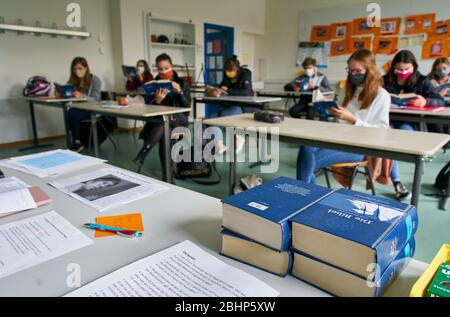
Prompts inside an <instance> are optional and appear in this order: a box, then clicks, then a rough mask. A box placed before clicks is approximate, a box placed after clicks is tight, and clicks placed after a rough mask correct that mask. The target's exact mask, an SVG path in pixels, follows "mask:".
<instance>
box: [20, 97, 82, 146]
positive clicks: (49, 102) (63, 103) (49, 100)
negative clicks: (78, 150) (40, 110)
mask: <svg viewBox="0 0 450 317" xmlns="http://www.w3.org/2000/svg"><path fill="white" fill-rule="evenodd" d="M25 100H27V101H28V106H29V108H30V116H31V129H32V133H33V145H32V146H30V147H26V148H23V149H20V150H19V151H21V152H22V151H28V150H34V149H42V148H47V147H51V146H53V145H52V144H39V139H38V134H37V128H36V116H35V113H34V106H35V105H40V106H47V107H53V108H60V109H62V111H63V114H64V128H65V131H66V146H67V148H70V146H71V144H72V140H71V139H70V132H69V117H68V106H70V105H71V104H73V103H78V102H85V101H86V100H87V99H86V98H69V99H58V98H53V97H25Z"/></svg>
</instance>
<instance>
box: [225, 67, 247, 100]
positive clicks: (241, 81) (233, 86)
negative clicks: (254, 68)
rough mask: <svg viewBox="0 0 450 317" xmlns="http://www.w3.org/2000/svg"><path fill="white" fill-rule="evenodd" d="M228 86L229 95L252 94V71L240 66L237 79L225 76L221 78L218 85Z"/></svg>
mask: <svg viewBox="0 0 450 317" xmlns="http://www.w3.org/2000/svg"><path fill="white" fill-rule="evenodd" d="M222 86H225V87H227V88H228V94H229V95H230V96H253V85H252V72H251V71H250V70H248V69H247V68H241V71H240V72H239V74H238V78H237V80H231V79H230V78H228V77H226V76H225V78H224V79H223V80H222V83H221V84H220V87H222Z"/></svg>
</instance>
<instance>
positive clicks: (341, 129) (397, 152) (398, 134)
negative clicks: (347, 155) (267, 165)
mask: <svg viewBox="0 0 450 317" xmlns="http://www.w3.org/2000/svg"><path fill="white" fill-rule="evenodd" d="M204 123H205V125H208V126H218V127H224V128H227V127H231V128H236V129H237V130H240V131H249V132H258V129H261V128H265V129H267V132H266V133H270V128H279V137H280V139H284V140H287V141H289V142H296V143H300V144H301V145H307V146H315V147H320V148H327V149H334V150H340V151H346V152H351V153H360V154H364V155H367V156H375V157H383V158H387V159H392V160H398V161H403V162H409V163H413V164H415V173H414V183H413V190H412V204H413V205H416V206H417V204H418V202H419V195H420V187H421V184H422V176H423V172H424V160H425V159H426V158H429V157H432V156H434V155H436V153H437V152H438V151H439V150H441V149H442V148H443V147H444V146H445V145H446V144H447V143H448V142H449V141H450V136H448V135H444V134H436V133H423V132H408V131H401V130H394V129H374V128H364V127H356V126H353V125H348V124H336V123H332V122H321V121H312V120H301V119H292V118H286V119H285V121H284V122H283V123H282V124H269V123H263V122H256V121H255V120H253V116H252V115H251V114H243V115H238V116H230V117H223V118H216V119H209V120H205V121H204ZM231 143H233V142H231ZM233 147H234V144H231V145H229V150H230V153H233V152H234V150H233ZM231 161H232V162H230V169H229V173H230V183H229V186H230V187H229V189H230V193H232V190H233V186H234V184H235V183H236V159H232V160H231Z"/></svg>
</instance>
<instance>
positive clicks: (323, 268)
mask: <svg viewBox="0 0 450 317" xmlns="http://www.w3.org/2000/svg"><path fill="white" fill-rule="evenodd" d="M415 249H416V242H415V240H414V237H413V238H411V239H410V240H409V241H408V242H407V243H406V244H405V245H404V246H403V248H402V249H401V251H400V252H399V253H398V254H397V256H396V257H395V258H394V260H393V261H392V262H391V263H390V264H389V266H388V267H387V268H386V269H385V270H384V271H380V270H377V271H376V272H374V273H373V276H371V277H370V278H362V277H360V276H357V275H355V274H353V273H351V272H348V271H346V270H343V269H341V268H339V267H336V266H334V265H331V264H329V263H326V262H324V261H321V260H319V259H316V258H313V257H311V256H309V255H307V254H303V253H294V263H293V266H292V275H293V276H295V277H297V278H299V279H301V280H302V281H304V282H306V283H309V284H311V285H313V286H315V287H318V288H320V289H322V290H323V291H325V292H327V293H330V294H332V295H335V296H341V297H379V296H381V295H383V293H384V292H385V291H386V290H387V289H388V288H389V286H391V285H392V283H393V282H394V281H395V279H396V278H397V277H398V276H399V275H400V273H401V272H402V271H403V270H404V269H405V267H406V266H407V265H408V264H409V262H410V260H411V258H412V257H413V256H414V253H415Z"/></svg>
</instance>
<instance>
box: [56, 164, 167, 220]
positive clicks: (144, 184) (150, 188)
mask: <svg viewBox="0 0 450 317" xmlns="http://www.w3.org/2000/svg"><path fill="white" fill-rule="evenodd" d="M49 184H50V185H51V186H53V187H55V188H56V189H58V190H60V191H62V192H63V193H66V194H67V195H70V196H72V197H73V198H75V199H77V200H79V201H81V202H82V203H84V204H86V205H88V206H90V207H92V208H94V209H96V210H98V211H105V210H108V209H111V208H114V207H118V206H123V205H125V204H128V203H130V202H133V201H136V200H139V199H142V198H145V197H147V196H150V195H156V194H158V193H161V192H164V191H166V190H169V187H167V186H163V185H160V184H158V183H156V182H152V181H149V180H146V179H145V178H141V177H138V176H134V175H133V174H131V173H127V172H125V171H122V170H119V169H116V168H104V169H101V170H97V171H93V172H88V173H85V174H82V175H79V176H74V177H69V178H66V179H61V180H57V181H54V182H51V183H49Z"/></svg>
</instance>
